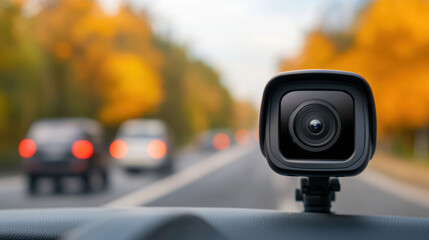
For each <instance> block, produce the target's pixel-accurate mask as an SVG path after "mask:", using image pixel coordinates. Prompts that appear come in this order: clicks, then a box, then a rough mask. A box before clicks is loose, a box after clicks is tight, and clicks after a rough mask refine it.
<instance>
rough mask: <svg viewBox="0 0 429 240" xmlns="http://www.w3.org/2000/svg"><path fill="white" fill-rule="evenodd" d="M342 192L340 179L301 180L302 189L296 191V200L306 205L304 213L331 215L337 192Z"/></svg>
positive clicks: (318, 178)
mask: <svg viewBox="0 0 429 240" xmlns="http://www.w3.org/2000/svg"><path fill="white" fill-rule="evenodd" d="M340 190H341V187H340V181H339V180H338V178H329V177H308V178H301V188H297V189H296V191H295V199H296V201H302V202H303V203H304V212H317V213H330V212H331V202H333V201H335V192H339V191H340Z"/></svg>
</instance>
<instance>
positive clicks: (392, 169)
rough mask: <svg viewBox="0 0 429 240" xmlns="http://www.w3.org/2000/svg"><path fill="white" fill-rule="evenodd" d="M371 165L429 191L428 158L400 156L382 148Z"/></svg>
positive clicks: (377, 169) (375, 168)
mask: <svg viewBox="0 0 429 240" xmlns="http://www.w3.org/2000/svg"><path fill="white" fill-rule="evenodd" d="M369 167H370V168H372V169H374V170H376V171H379V172H381V173H384V174H386V175H388V176H391V177H393V178H396V179H399V180H402V181H404V182H407V183H410V184H413V185H415V186H417V187H421V188H424V189H425V190H428V191H429V161H428V160H423V159H412V158H405V157H398V156H394V155H391V154H388V153H386V152H383V151H382V150H380V151H377V152H376V153H375V156H374V158H373V159H372V160H371V161H370V163H369Z"/></svg>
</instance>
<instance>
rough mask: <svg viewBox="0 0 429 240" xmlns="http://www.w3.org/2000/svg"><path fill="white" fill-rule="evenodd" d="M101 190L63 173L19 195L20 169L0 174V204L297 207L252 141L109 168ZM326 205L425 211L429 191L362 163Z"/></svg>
mask: <svg viewBox="0 0 429 240" xmlns="http://www.w3.org/2000/svg"><path fill="white" fill-rule="evenodd" d="M111 174H112V185H111V187H110V189H109V190H108V191H99V192H95V193H92V194H85V195H83V194H80V193H79V189H78V186H77V185H78V184H77V180H75V179H67V181H66V183H65V184H66V185H67V188H68V191H67V192H65V193H64V194H61V195H59V194H52V193H50V189H49V184H48V182H45V184H44V185H45V186H44V187H45V189H43V192H42V194H40V195H37V196H29V195H27V194H26V193H25V191H24V190H25V186H24V178H23V176H21V175H17V176H10V177H3V178H0V208H2V209H12V208H41V207H93V206H102V207H122V206H140V205H147V206H192V207H238V208H261V209H279V210H282V211H291V212H300V211H302V204H301V203H297V202H295V200H294V189H295V188H296V187H297V186H298V181H299V179H298V178H292V177H284V176H279V175H277V174H275V173H274V172H272V171H271V170H270V169H269V167H268V165H267V163H266V161H265V159H264V158H263V157H262V156H261V154H260V153H259V151H258V148H257V146H256V144H252V145H249V146H245V147H239V146H234V147H232V148H231V149H228V150H225V151H222V152H217V153H211V152H196V151H183V152H182V153H181V154H180V155H179V156H178V158H177V159H176V167H175V171H174V172H173V173H171V174H163V175H162V174H156V173H151V172H145V173H143V174H140V175H127V174H126V173H124V172H123V171H121V169H118V168H113V169H112V170H111ZM341 187H342V190H341V192H340V193H338V194H337V200H336V202H334V203H333V211H334V212H335V213H337V214H360V215H399V216H419V217H429V200H428V199H429V193H428V192H425V191H422V190H420V189H417V188H415V187H412V186H409V185H407V184H404V183H401V182H398V181H396V180H394V179H391V178H388V177H386V176H384V175H382V174H380V173H378V172H375V171H374V170H371V169H368V170H366V171H365V172H364V173H363V174H361V175H359V176H357V177H350V178H343V179H341Z"/></svg>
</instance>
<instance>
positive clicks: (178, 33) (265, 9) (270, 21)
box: [99, 0, 362, 106]
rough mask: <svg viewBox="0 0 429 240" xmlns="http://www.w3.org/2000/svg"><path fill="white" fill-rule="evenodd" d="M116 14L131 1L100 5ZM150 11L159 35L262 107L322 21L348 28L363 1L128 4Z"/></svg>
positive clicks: (144, 0) (143, 0) (146, 0)
mask: <svg viewBox="0 0 429 240" xmlns="http://www.w3.org/2000/svg"><path fill="white" fill-rule="evenodd" d="M99 1H100V3H102V5H103V6H104V8H105V9H106V11H112V12H114V11H115V9H116V8H117V6H118V5H119V4H121V3H123V2H125V1H126V0H99ZM127 2H129V3H130V4H131V5H132V6H133V7H135V8H142V9H145V10H146V12H148V14H149V17H150V19H151V21H152V24H153V28H154V30H155V31H156V32H157V33H159V34H161V35H164V36H168V37H170V38H172V39H173V40H175V41H176V42H178V43H179V44H183V45H185V46H187V47H188V49H189V50H190V51H191V54H192V56H193V57H195V58H200V59H203V60H204V61H206V62H208V63H209V64H210V65H211V66H213V67H214V68H215V69H216V70H217V71H218V72H219V73H220V76H221V81H222V83H223V84H224V85H225V86H227V87H228V88H229V89H230V90H231V92H232V94H233V96H234V97H235V98H238V99H246V100H250V101H252V102H253V103H254V104H255V105H256V106H259V103H260V98H261V96H262V92H263V89H264V86H265V84H266V83H267V81H269V79H270V78H271V77H272V76H274V75H275V74H276V73H278V71H279V70H278V65H279V63H280V61H281V59H284V58H290V57H293V56H296V55H298V54H299V52H300V50H301V48H302V46H303V44H304V43H305V36H306V34H307V33H308V32H309V31H310V30H311V29H314V28H315V27H317V26H320V25H321V24H322V22H323V23H324V24H328V25H329V26H330V27H332V28H339V27H344V26H346V25H347V24H349V23H350V22H351V21H352V19H353V14H354V12H355V11H356V9H358V8H359V7H360V6H361V5H362V1H361V0H305V1H298V0H295V1H294V0H265V1H262V0H233V1H232V0H204V1H201V0H181V1H178V0H128V1H127Z"/></svg>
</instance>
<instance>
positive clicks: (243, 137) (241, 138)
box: [234, 128, 251, 145]
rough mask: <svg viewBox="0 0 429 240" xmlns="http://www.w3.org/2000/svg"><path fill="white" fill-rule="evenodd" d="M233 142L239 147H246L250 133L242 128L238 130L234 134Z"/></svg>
mask: <svg viewBox="0 0 429 240" xmlns="http://www.w3.org/2000/svg"><path fill="white" fill-rule="evenodd" d="M234 138H235V142H236V143H238V144H239V145H246V144H248V143H249V142H250V138H251V136H250V133H249V131H247V130H246V129H244V128H241V129H238V130H237V131H235V134H234Z"/></svg>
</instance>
